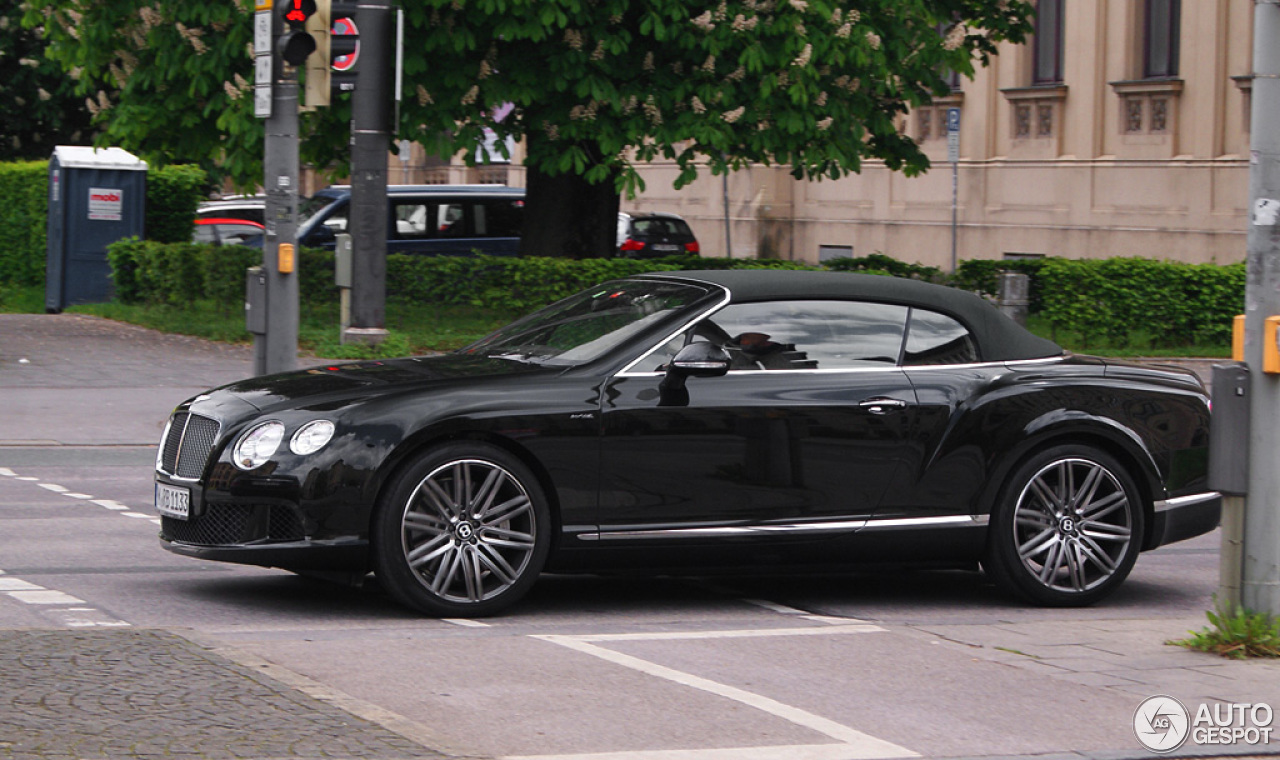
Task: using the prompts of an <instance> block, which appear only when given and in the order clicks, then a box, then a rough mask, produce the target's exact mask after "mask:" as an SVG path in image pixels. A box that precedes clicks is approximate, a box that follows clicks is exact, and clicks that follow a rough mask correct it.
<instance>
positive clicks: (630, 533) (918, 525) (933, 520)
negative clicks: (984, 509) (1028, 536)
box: [578, 515, 989, 541]
mask: <svg viewBox="0 0 1280 760" xmlns="http://www.w3.org/2000/svg"><path fill="white" fill-rule="evenodd" d="M988 521H989V518H988V516H987V515H946V516H943V517H904V518H888V519H883V520H875V519H866V518H864V519H854V520H830V521H827V522H811V523H779V524H776V525H724V526H718V527H698V528H657V529H647V530H614V531H607V532H600V533H584V534H580V535H579V536H578V539H579V540H582V541H597V540H599V541H624V540H626V541H629V540H634V539H648V538H662V539H672V538H675V539H679V538H731V537H735V536H736V537H744V536H768V535H789V536H803V535H821V534H826V533H831V534H836V533H853V532H856V531H859V530H872V531H874V530H921V529H928V528H973V527H984V526H986V525H987V523H988Z"/></svg>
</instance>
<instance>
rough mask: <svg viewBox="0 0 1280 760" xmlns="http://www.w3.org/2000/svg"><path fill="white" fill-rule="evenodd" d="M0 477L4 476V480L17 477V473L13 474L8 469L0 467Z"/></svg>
mask: <svg viewBox="0 0 1280 760" xmlns="http://www.w3.org/2000/svg"><path fill="white" fill-rule="evenodd" d="M0 475H3V476H5V477H6V478H16V477H18V473H16V472H14V471H13V470H10V469H9V468H8V467H0Z"/></svg>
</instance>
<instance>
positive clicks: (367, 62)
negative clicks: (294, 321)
mask: <svg viewBox="0 0 1280 760" xmlns="http://www.w3.org/2000/svg"><path fill="white" fill-rule="evenodd" d="M356 18H358V19H359V22H360V41H361V42H360V62H359V63H358V64H357V67H356V89H355V93H354V94H353V95H352V98H351V111H352V119H351V142H352V151H351V233H352V239H353V243H354V245H355V252H354V257H353V261H352V268H351V326H350V327H347V328H346V329H345V330H343V331H342V342H343V343H350V342H358V343H370V344H377V343H381V342H382V341H383V340H385V339H386V337H387V330H386V328H385V324H386V301H387V222H388V210H387V152H388V151H389V150H390V147H391V131H390V130H391V104H392V99H391V93H390V92H388V90H389V89H390V86H391V81H390V80H391V63H392V55H393V44H392V43H393V41H394V38H393V37H392V24H393V21H394V19H393V16H392V9H391V5H390V4H389V3H388V2H387V0H368V1H367V2H360V3H359V4H358V5H357V6H356Z"/></svg>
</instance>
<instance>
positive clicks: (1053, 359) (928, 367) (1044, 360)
mask: <svg viewBox="0 0 1280 760" xmlns="http://www.w3.org/2000/svg"><path fill="white" fill-rule="evenodd" d="M694 282H698V283H702V284H704V285H710V286H712V287H716V288H720V289H721V290H723V291H724V299H723V300H721V301H720V303H718V304H716V305H714V306H712V307H711V308H709V309H707V310H706V311H704V312H702V313H701V314H699V315H698V316H696V317H693V318H692V319H690V320H689V321H687V322H685V323H684V324H683V325H681V326H680V328H679V329H678V330H675V331H673V332H672V333H671V334H670V335H668V336H666V337H664V338H663V339H662V340H660V341H658V342H657V343H655V344H654V345H653V346H651V347H650V348H649V350H648V351H645V352H644V353H643V354H640V356H638V357H636V358H635V359H633V360H632V361H630V362H628V363H627V365H626V366H625V367H623V368H622V369H620V370H618V371H617V372H616V373H614V375H613V377H614V378H624V377H662V376H663V375H664V374H665V373H663V372H661V371H659V370H649V371H643V370H636V369H635V366H636V365H637V364H639V363H641V362H643V361H644V360H645V359H648V358H649V357H650V356H651V355H652V354H653V352H654V351H657V350H658V349H659V348H661V347H662V346H663V345H665V344H666V343H667V341H670V340H672V339H674V338H675V337H676V336H678V335H680V333H682V332H684V331H685V330H688V329H689V328H690V327H693V326H694V325H696V324H697V323H698V322H701V321H702V320H704V319H706V318H707V317H710V316H711V315H712V314H714V313H716V312H717V311H720V310H721V309H723V308H724V307H726V306H728V305H729V302H730V301H732V300H733V292H732V291H731V290H729V289H728V288H726V287H724V286H723V285H717V284H716V283H712V282H704V281H702V280H694ZM907 308H908V309H911V308H914V307H907ZM966 329H967V328H966ZM1065 358H1066V356H1065V355H1062V356H1046V357H1040V358H1036V359H1010V360H1006V361H989V362H968V363H965V364H910V365H908V364H901V363H898V364H892V365H885V366H883V367H879V366H867V367H827V368H817V369H735V370H730V372H729V373H728V374H727V375H725V377H734V376H739V375H755V374H768V375H790V374H796V373H804V374H815V375H818V374H842V373H847V372H890V371H895V372H901V371H911V372H918V371H936V370H957V369H960V370H963V369H990V368H991V367H1007V366H1022V365H1029V364H1054V363H1057V362H1061V361H1063V360H1064V359H1065Z"/></svg>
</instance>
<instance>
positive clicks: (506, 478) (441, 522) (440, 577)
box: [373, 443, 551, 617]
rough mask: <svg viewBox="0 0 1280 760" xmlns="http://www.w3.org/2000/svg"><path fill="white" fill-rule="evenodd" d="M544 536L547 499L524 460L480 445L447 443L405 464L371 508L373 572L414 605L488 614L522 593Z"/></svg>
mask: <svg viewBox="0 0 1280 760" xmlns="http://www.w3.org/2000/svg"><path fill="white" fill-rule="evenodd" d="M550 542H551V520H550V512H549V510H548V507H547V500H546V498H545V496H544V495H543V492H542V489H541V488H540V487H539V485H538V482H537V479H536V478H535V477H534V476H533V473H532V472H530V471H529V468H528V467H526V466H525V465H524V463H523V462H521V461H520V460H519V459H517V458H516V457H514V456H512V455H510V454H508V453H507V452H505V451H503V450H502V449H499V448H496V447H494V446H490V445H487V444H481V443H456V444H449V445H446V446H442V447H439V448H436V449H433V450H432V451H430V452H428V453H427V454H426V455H424V456H422V457H420V458H419V459H417V460H416V461H414V462H413V463H412V464H410V465H409V466H408V467H407V468H406V469H405V470H404V471H403V472H402V473H401V474H400V475H399V476H398V477H397V478H396V480H395V482H394V483H393V484H392V486H391V487H390V488H389V489H388V491H387V493H386V495H385V497H384V498H383V499H382V501H381V503H380V504H379V507H378V512H377V515H376V517H375V520H374V526H373V543H374V547H373V548H374V571H375V573H376V574H377V575H378V577H379V579H380V580H381V581H382V583H383V585H384V586H385V587H386V588H387V590H388V591H389V592H390V593H391V595H392V596H393V597H395V598H396V599H397V600H398V601H400V602H401V603H403V604H406V605H408V606H410V607H413V608H415V609H418V610H421V611H423V612H426V613H429V614H432V615H440V616H446V617H474V616H482V615H491V614H494V613H495V612H499V611H500V610H502V609H503V608H505V607H507V606H508V605H510V604H511V603H513V602H515V601H516V600H517V599H519V598H520V597H521V596H523V595H524V594H525V592H526V591H528V589H529V587H530V586H531V585H532V584H533V582H534V580H535V579H536V578H537V576H538V573H539V572H540V571H541V570H542V565H543V563H545V562H546V558H547V552H548V549H549V547H550Z"/></svg>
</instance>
